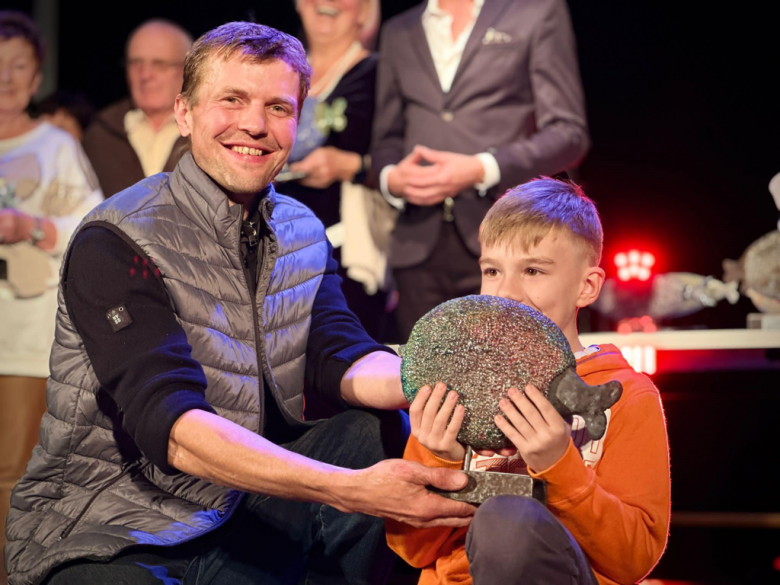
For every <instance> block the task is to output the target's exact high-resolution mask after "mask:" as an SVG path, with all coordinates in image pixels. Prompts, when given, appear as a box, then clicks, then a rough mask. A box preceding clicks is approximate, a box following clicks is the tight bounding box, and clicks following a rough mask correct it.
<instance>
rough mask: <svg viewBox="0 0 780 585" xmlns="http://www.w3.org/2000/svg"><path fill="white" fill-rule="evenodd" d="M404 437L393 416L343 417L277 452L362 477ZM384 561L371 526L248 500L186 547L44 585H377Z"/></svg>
mask: <svg viewBox="0 0 780 585" xmlns="http://www.w3.org/2000/svg"><path fill="white" fill-rule="evenodd" d="M408 435H409V423H408V419H407V418H406V415H405V414H404V413H402V412H400V411H388V412H379V411H364V410H350V411H347V412H344V413H342V414H339V415H337V416H335V417H333V418H331V419H328V420H326V421H323V422H321V423H320V424H318V425H315V426H314V427H313V428H311V429H309V430H307V431H306V432H305V433H304V434H303V435H302V436H301V437H299V438H298V439H296V440H294V441H291V442H290V443H286V444H284V445H283V447H285V448H286V449H288V450H290V451H293V452H295V453H299V454H301V455H305V456H306V457H310V458H311V459H316V460H317V461H322V462H324V463H330V464H333V465H338V466H340V467H347V468H350V469H363V468H366V467H370V466H371V465H373V464H375V463H377V462H379V461H381V460H383V459H387V458H389V457H400V456H401V455H402V454H403V449H404V446H405V444H406V439H407V437H408ZM394 558H395V557H394V556H393V553H392V552H391V551H390V550H389V549H388V548H387V544H386V543H385V528H384V521H383V520H381V519H380V518H375V517H372V516H366V515H364V514H344V513H342V512H339V511H338V510H336V509H335V508H332V507H330V506H325V505H322V504H311V503H305V502H293V501H290V500H282V499H279V498H273V497H269V496H263V495H257V494H249V495H247V496H245V497H244V500H243V502H242V503H241V505H240V506H239V508H238V509H237V510H236V512H235V513H234V515H233V517H232V518H231V519H230V520H229V521H228V522H227V523H226V524H225V525H224V526H222V527H221V528H219V529H217V530H215V531H214V532H213V533H211V534H208V535H206V536H204V537H202V538H200V539H197V540H195V541H193V542H191V543H185V544H182V545H178V546H175V547H172V548H169V549H165V548H160V547H138V548H136V547H134V548H132V549H129V550H128V551H126V552H123V553H121V554H119V555H118V556H117V557H115V558H114V559H111V560H110V561H108V562H102V563H101V562H91V561H81V560H80V561H76V562H73V563H69V564H67V565H64V566H62V567H58V568H57V569H55V571H54V572H53V573H52V574H51V575H50V576H49V578H48V579H47V580H46V583H47V584H49V585H75V584H90V583H111V585H120V584H122V583H128V584H133V585H135V584H139V585H146V584H150V585H151V584H156V585H160V584H164V585H222V584H225V585H227V584H230V585H243V584H247V585H248V584H250V583H251V584H255V583H293V584H295V583H307V584H323V585H325V584H330V583H349V584H362V583H365V584H369V583H370V584H372V585H373V584H375V583H379V584H381V583H384V582H385V581H386V580H387V578H388V576H389V574H390V571H391V569H392V566H393V561H394Z"/></svg>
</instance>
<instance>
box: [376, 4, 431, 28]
mask: <svg viewBox="0 0 780 585" xmlns="http://www.w3.org/2000/svg"><path fill="white" fill-rule="evenodd" d="M426 4H427V2H421V3H420V4H418V5H417V6H412V7H411V8H409V9H408V10H404V11H403V12H401V13H400V14H396V15H395V16H393V17H392V18H389V19H388V20H387V22H385V24H384V25H382V34H383V35H384V34H387V33H389V32H390V33H392V32H395V31H398V30H403V29H407V28H409V27H412V26H414V25H415V24H417V23H418V22H420V19H421V18H422V14H423V12H424V11H425V5H426Z"/></svg>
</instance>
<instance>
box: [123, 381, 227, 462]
mask: <svg viewBox="0 0 780 585" xmlns="http://www.w3.org/2000/svg"><path fill="white" fill-rule="evenodd" d="M190 410H205V411H206V412H211V413H212V414H217V412H216V411H215V410H214V409H213V408H212V407H211V405H210V404H209V403H208V402H206V398H205V397H204V396H203V393H202V391H201V392H199V391H197V390H193V389H192V388H191V387H184V386H180V387H178V388H167V389H166V391H165V392H161V393H160V395H159V398H158V399H157V400H151V401H150V404H148V405H147V407H146V408H145V409H144V416H142V417H140V419H139V423H138V427H137V428H136V431H135V437H133V438H134V439H135V444H136V445H138V448H139V449H140V451H141V453H143V454H144V455H145V456H146V458H147V459H149V461H151V462H152V463H153V464H154V466H155V467H157V468H158V469H159V470H160V471H162V472H163V473H165V474H166V475H174V474H176V473H179V470H178V469H176V468H175V467H173V466H172V465H169V464H168V442H169V441H170V437H171V429H172V428H173V425H174V424H175V423H176V421H177V420H179V418H180V417H181V416H182V415H183V414H184V413H185V412H188V411H190Z"/></svg>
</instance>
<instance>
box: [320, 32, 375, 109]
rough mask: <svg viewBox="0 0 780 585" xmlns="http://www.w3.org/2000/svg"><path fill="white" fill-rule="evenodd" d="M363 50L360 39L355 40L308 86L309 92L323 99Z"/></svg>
mask: <svg viewBox="0 0 780 585" xmlns="http://www.w3.org/2000/svg"><path fill="white" fill-rule="evenodd" d="M362 50H363V45H361V44H360V41H355V42H354V43H352V45H351V46H350V47H349V49H347V50H346V51H345V52H344V54H343V55H342V56H341V57H339V58H338V59H337V60H336V62H335V63H333V65H331V66H330V67H329V68H328V70H327V71H326V72H325V75H323V76H322V77H321V78H320V80H319V81H318V82H317V83H314V84H312V86H311V87H310V88H309V94H310V95H311V96H312V97H316V98H317V99H318V100H324V99H325V98H327V97H328V96H329V95H330V94H331V92H332V91H333V90H334V89H335V88H336V86H337V85H338V83H339V81H341V78H342V77H344V74H345V73H346V72H347V70H348V69H349V67H350V65H352V62H353V61H354V60H355V57H357V55H358V53H360V51H362Z"/></svg>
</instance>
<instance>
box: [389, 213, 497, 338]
mask: <svg viewBox="0 0 780 585" xmlns="http://www.w3.org/2000/svg"><path fill="white" fill-rule="evenodd" d="M393 275H394V276H395V281H396V285H397V286H398V308H397V309H396V318H397V320H398V334H399V338H400V339H399V341H400V343H406V341H407V340H408V339H409V334H410V333H411V332H412V328H414V325H415V323H417V321H418V320H419V319H420V317H422V316H423V315H425V313H427V312H428V311H430V310H431V309H433V308H434V307H436V306H437V305H439V304H441V303H443V302H444V301H449V300H451V299H455V298H458V297H462V296H465V295H476V294H479V289H480V285H481V283H482V275H481V273H480V270H479V259H478V258H477V257H476V256H475V255H474V254H473V253H472V252H471V251H470V250H469V249H468V248H467V247H466V244H464V243H463V238H461V237H460V234H459V233H458V231H457V229H456V228H455V224H454V223H452V222H443V223H442V226H441V232H440V234H439V239H438V241H437V242H436V247H435V248H434V249H433V252H432V253H431V255H430V256H429V257H428V258H427V259H426V260H425V261H424V262H423V263H422V264H418V265H417V266H411V267H409V268H397V269H395V270H393Z"/></svg>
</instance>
